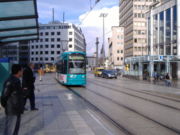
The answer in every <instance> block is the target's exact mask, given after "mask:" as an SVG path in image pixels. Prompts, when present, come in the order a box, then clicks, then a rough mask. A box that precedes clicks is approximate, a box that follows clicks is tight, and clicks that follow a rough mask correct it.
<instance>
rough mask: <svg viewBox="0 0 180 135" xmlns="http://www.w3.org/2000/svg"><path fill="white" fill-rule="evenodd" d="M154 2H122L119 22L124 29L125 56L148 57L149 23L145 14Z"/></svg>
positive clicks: (128, 0)
mask: <svg viewBox="0 0 180 135" xmlns="http://www.w3.org/2000/svg"><path fill="white" fill-rule="evenodd" d="M153 2H154V0H120V5H119V7H120V8H119V20H120V24H119V25H120V26H123V27H124V37H125V38H124V42H125V45H124V56H125V58H127V57H132V56H142V55H147V23H146V17H145V13H146V12H147V11H148V10H149V8H150V5H151V4H152V3H153Z"/></svg>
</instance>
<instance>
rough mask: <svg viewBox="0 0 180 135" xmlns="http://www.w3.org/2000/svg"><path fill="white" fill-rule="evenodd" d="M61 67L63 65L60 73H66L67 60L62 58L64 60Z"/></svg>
mask: <svg viewBox="0 0 180 135" xmlns="http://www.w3.org/2000/svg"><path fill="white" fill-rule="evenodd" d="M62 67H63V71H62V73H63V74H67V60H64V61H63V65H62Z"/></svg>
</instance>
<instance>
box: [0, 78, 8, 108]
mask: <svg viewBox="0 0 180 135" xmlns="http://www.w3.org/2000/svg"><path fill="white" fill-rule="evenodd" d="M9 88H10V82H5V84H4V87H3V90H2V93H1V106H2V107H4V108H5V107H6V103H7V100H8V98H9V97H8V96H7V92H8V90H9Z"/></svg>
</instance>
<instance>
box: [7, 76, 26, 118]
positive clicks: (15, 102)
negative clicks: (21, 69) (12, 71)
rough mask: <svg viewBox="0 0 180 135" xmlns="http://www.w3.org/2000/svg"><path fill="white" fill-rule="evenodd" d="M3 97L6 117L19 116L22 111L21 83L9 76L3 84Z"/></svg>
mask: <svg viewBox="0 0 180 135" xmlns="http://www.w3.org/2000/svg"><path fill="white" fill-rule="evenodd" d="M3 96H4V97H5V98H6V105H5V113H6V115H19V114H21V113H23V110H24V98H23V92H22V87H21V82H20V80H19V79H18V78H16V77H15V76H13V75H11V76H10V77H9V78H8V79H7V80H6V81H5V83H4V89H3Z"/></svg>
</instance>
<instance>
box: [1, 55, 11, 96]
mask: <svg viewBox="0 0 180 135" xmlns="http://www.w3.org/2000/svg"><path fill="white" fill-rule="evenodd" d="M10 65H11V64H10V60H9V58H0V96H1V92H2V89H3V83H4V81H5V80H6V79H7V78H8V76H9V74H10Z"/></svg>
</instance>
